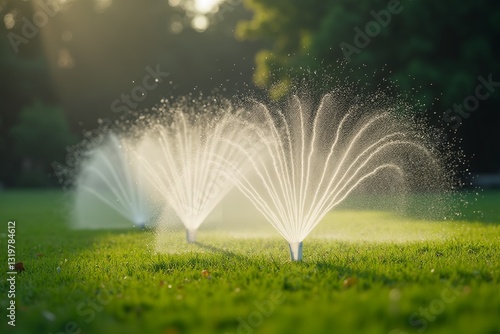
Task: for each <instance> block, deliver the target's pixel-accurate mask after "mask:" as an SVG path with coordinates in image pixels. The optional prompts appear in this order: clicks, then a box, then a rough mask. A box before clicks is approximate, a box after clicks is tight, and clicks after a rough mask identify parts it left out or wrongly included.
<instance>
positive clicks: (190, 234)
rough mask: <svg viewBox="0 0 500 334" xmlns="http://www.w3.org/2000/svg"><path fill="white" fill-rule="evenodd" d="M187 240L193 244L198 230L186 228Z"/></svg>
mask: <svg viewBox="0 0 500 334" xmlns="http://www.w3.org/2000/svg"><path fill="white" fill-rule="evenodd" d="M186 240H187V242H188V243H190V244H192V243H195V242H196V230H191V229H188V228H187V229H186Z"/></svg>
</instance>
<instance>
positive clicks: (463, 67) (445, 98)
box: [236, 0, 500, 172]
mask: <svg viewBox="0 0 500 334" xmlns="http://www.w3.org/2000/svg"><path fill="white" fill-rule="evenodd" d="M245 4H246V5H247V7H248V8H249V9H251V10H252V11H253V13H254V15H253V18H252V19H251V20H250V21H242V22H240V23H239V24H238V26H237V29H236V36H237V37H238V38H240V39H243V40H246V39H256V40H267V41H268V42H271V43H272V44H271V47H270V48H269V49H266V50H262V51H260V52H259V53H258V54H257V56H256V69H255V72H254V81H255V83H256V84H257V85H259V86H261V87H266V88H268V89H269V91H270V95H271V97H273V98H279V97H280V96H282V95H283V94H284V93H285V92H286V91H287V89H289V88H290V86H291V84H290V83H291V82H292V80H291V79H292V78H293V77H294V76H298V77H301V76H304V75H306V74H304V72H305V69H307V70H308V71H310V72H312V73H314V72H317V73H318V74H319V73H325V72H328V74H329V76H331V77H333V78H340V77H343V76H346V73H348V75H349V77H350V80H351V81H353V82H357V81H358V80H360V81H361V82H362V83H363V84H367V83H368V84H371V85H373V87H374V88H375V87H376V88H382V89H385V88H389V87H391V89H394V87H395V88H396V89H397V90H399V92H400V93H402V94H404V95H409V96H411V97H412V99H413V100H415V101H418V102H420V104H422V105H425V106H426V108H422V109H424V110H423V112H424V113H425V116H426V118H428V119H429V120H430V121H431V122H433V123H434V124H435V125H437V126H440V127H442V128H443V129H445V130H446V131H449V132H450V135H453V136H455V135H457V133H455V130H456V129H458V135H459V136H462V137H463V138H464V147H465V150H466V153H468V154H469V155H470V156H472V155H473V154H474V153H475V152H479V151H481V152H482V154H481V156H478V157H475V158H474V159H473V161H472V166H473V170H474V171H483V172H494V171H498V170H499V169H500V152H498V150H496V149H495V148H494V147H496V145H492V141H496V142H498V141H499V140H500V134H498V131H497V129H496V127H497V126H498V122H499V121H500V116H499V114H498V112H496V111H495V110H497V109H498V107H499V106H500V92H499V90H500V89H499V88H500V87H498V86H500V63H499V62H498V61H497V60H498V59H500V44H498V36H499V33H500V4H499V3H498V2H497V1H494V0H478V1H463V2H457V1H453V0H442V1H433V0H419V1H415V0H413V1H410V0H401V1H399V0H357V1H352V0H330V1H321V0H311V1H300V0H292V1H289V0H246V3H245ZM339 63H340V64H342V63H345V65H339ZM481 77H482V78H483V79H485V80H486V81H490V82H491V81H494V84H493V85H491V84H490V85H489V88H490V89H489V92H487V91H484V89H483V91H482V94H485V95H484V96H486V95H488V97H487V98H485V99H480V101H479V102H480V104H479V105H474V103H475V101H476V100H474V99H473V98H470V99H469V100H467V98H468V97H470V96H474V95H475V94H476V91H477V87H478V85H480V84H482V83H484V80H483V81H481V79H480V78H481ZM312 80H314V78H312ZM318 82H319V84H318V85H317V86H318V87H322V86H325V85H333V82H334V81H332V82H330V83H329V82H328V81H325V80H324V78H323V77H319V80H318ZM495 90H496V91H495ZM473 102H474V103H473ZM466 103H469V104H470V105H469V106H466V105H465V104H466ZM461 105H464V106H465V107H468V109H472V110H473V111H472V112H468V111H466V112H461V111H460V110H459V109H455V106H459V107H460V106H461ZM478 127H479V128H481V134H478V131H477V128H478ZM493 133H494V134H495V135H493ZM485 134H489V136H488V137H487V136H486V135H485ZM484 147H489V148H490V149H489V151H488V152H484V149H483V148H484Z"/></svg>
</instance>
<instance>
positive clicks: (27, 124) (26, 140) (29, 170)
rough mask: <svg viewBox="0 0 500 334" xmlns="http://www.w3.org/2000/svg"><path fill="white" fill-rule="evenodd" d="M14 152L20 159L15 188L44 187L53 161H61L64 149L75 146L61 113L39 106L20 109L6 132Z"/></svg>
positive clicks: (55, 109) (57, 110) (60, 111)
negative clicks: (15, 120)
mask: <svg viewBox="0 0 500 334" xmlns="http://www.w3.org/2000/svg"><path fill="white" fill-rule="evenodd" d="M10 133H11V136H12V139H13V142H14V143H15V144H14V145H15V146H14V152H15V153H16V155H17V156H18V157H20V158H21V159H22V174H21V177H20V178H21V179H20V180H19V184H20V185H23V186H44V185H48V184H49V182H48V180H47V177H46V174H47V173H49V172H51V165H52V163H53V162H54V161H63V160H64V159H65V156H66V147H67V146H68V145H71V144H73V143H74V142H75V139H76V138H75V137H74V135H73V134H72V133H71V132H70V130H69V127H68V123H67V121H66V118H65V116H64V113H63V111H62V110H61V109H60V108H57V107H51V106H45V105H42V104H41V103H39V102H36V103H35V104H33V105H31V106H29V107H26V108H24V109H23V110H22V111H21V113H20V115H19V122H18V123H17V124H16V125H15V126H14V127H13V128H12V129H11V131H10Z"/></svg>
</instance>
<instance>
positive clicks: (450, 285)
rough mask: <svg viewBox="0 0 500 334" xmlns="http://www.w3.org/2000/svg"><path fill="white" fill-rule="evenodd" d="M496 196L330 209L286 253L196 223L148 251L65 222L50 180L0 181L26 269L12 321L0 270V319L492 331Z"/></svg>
mask: <svg viewBox="0 0 500 334" xmlns="http://www.w3.org/2000/svg"><path fill="white" fill-rule="evenodd" d="M471 198H472V197H471ZM499 202H500V194H498V193H486V194H484V195H483V196H482V197H480V198H479V200H478V201H477V202H473V201H472V203H473V205H471V206H469V207H468V208H466V209H463V210H462V214H463V215H462V217H464V219H466V221H447V222H433V221H430V222H429V221H423V220H419V219H418V218H416V217H414V218H401V217H397V216H395V215H391V214H388V213H384V212H373V211H359V212H357V211H348V210H344V211H338V212H334V213H332V214H330V215H328V216H327V217H326V218H325V221H323V222H322V223H321V224H320V225H319V226H318V228H317V230H316V231H315V233H313V235H311V237H310V238H308V239H306V241H305V242H304V259H305V261H303V262H302V263H292V262H290V260H289V253H288V248H287V244H286V242H285V241H284V240H282V239H281V238H279V237H276V236H275V237H265V238H252V237H251V235H250V236H248V235H247V236H246V237H245V238H236V237H234V236H231V235H229V234H223V233H217V232H211V231H205V232H203V231H200V233H199V243H198V244H194V245H187V244H186V243H185V241H184V234H183V233H182V232H172V233H171V234H170V235H167V236H165V237H163V238H162V239H161V248H162V249H163V250H165V251H166V252H157V249H158V243H157V242H156V240H155V235H154V234H153V233H152V232H141V231H137V230H133V229H131V230H98V231H97V230H94V231H74V230H71V229H69V228H68V224H67V220H68V218H67V214H66V212H65V211H66V210H65V209H64V208H65V206H64V195H63V194H62V193H59V192H4V193H0V219H1V220H2V226H3V230H2V231H0V233H1V234H0V235H1V246H0V250H1V252H0V254H1V256H0V261H1V262H2V263H6V249H7V246H6V240H7V237H6V233H7V228H6V222H7V221H8V220H16V223H17V225H16V227H17V230H16V258H17V260H18V261H22V262H23V263H24V266H25V268H26V271H24V272H22V273H21V274H19V275H17V280H16V289H17V290H16V302H17V304H16V305H17V314H16V315H17V317H16V327H15V329H13V328H12V327H10V326H7V320H6V317H5V313H6V310H5V309H6V307H7V302H8V300H7V290H8V285H7V282H6V281H5V279H2V281H1V283H0V289H1V297H0V301H1V305H0V306H1V308H2V310H3V311H2V312H3V313H2V314H3V315H2V323H1V327H0V331H1V332H2V333H6V332H8V333H54V334H55V333H123V334H127V333H134V334H136V333H163V334H167V333H168V334H173V333H391V334H397V333H422V332H425V333H467V334H469V333H500V321H499V320H498V319H499V318H498V317H499V314H500V294H499V291H500V285H499V283H500V279H499V276H500V270H499V269H500V228H499V226H500V224H499V223H500V212H499V211H498V203H499ZM37 254H43V256H37ZM4 268H5V267H4ZM203 270H208V271H209V273H210V276H209V277H205V276H204V275H202V271H203ZM2 277H5V276H4V275H3V274H2ZM243 322H244V325H241V324H242V323H243Z"/></svg>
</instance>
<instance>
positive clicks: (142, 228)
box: [135, 223, 146, 230]
mask: <svg viewBox="0 0 500 334" xmlns="http://www.w3.org/2000/svg"><path fill="white" fill-rule="evenodd" d="M135 227H137V228H138V229H140V230H144V229H145V228H146V223H136V224H135Z"/></svg>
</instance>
